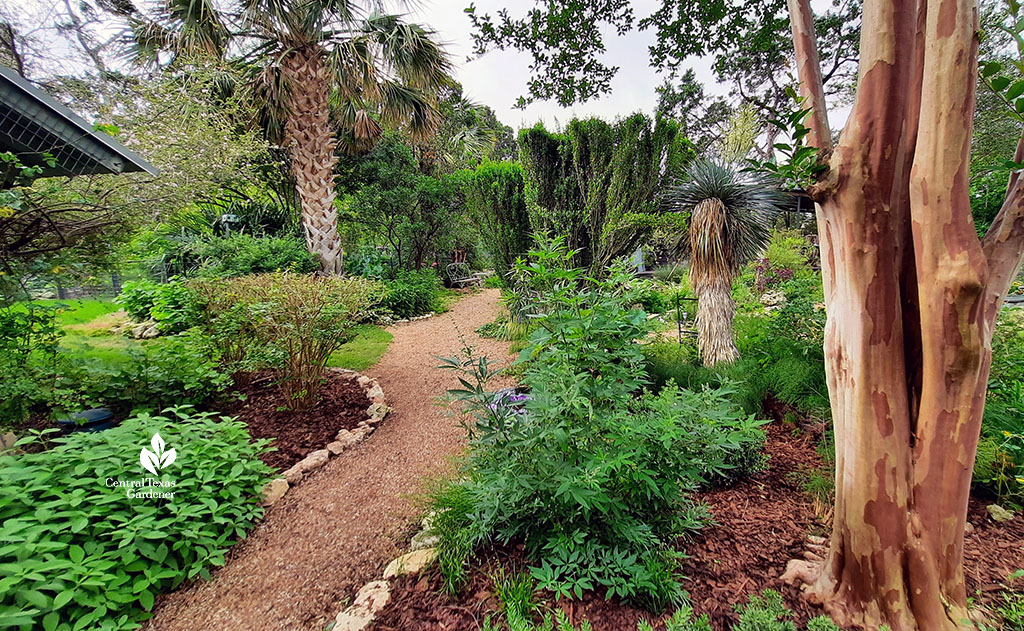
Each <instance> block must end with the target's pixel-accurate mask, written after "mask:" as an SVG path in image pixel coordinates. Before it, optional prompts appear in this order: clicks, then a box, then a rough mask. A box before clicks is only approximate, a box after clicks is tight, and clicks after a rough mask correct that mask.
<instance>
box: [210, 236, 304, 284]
mask: <svg viewBox="0 0 1024 631" xmlns="http://www.w3.org/2000/svg"><path fill="white" fill-rule="evenodd" d="M192 255H193V256H195V257H196V258H197V259H198V260H199V261H200V266H199V268H198V269H197V270H195V272H194V274H195V275H196V276H201V277H204V278H221V277H235V276H247V275H249V274H265V273H269V272H296V273H300V274H305V273H309V272H315V271H316V270H317V268H318V267H319V264H318V262H317V258H316V256H315V255H313V254H311V253H310V252H309V250H308V249H307V248H306V243H305V242H304V241H303V239H302V237H297V236H290V235H285V236H260V237H256V236H252V235H249V234H233V235H230V236H227V237H219V238H209V239H205V240H203V241H199V242H198V243H196V244H195V246H193V248H192Z"/></svg>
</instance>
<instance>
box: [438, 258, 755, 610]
mask: <svg viewBox="0 0 1024 631" xmlns="http://www.w3.org/2000/svg"><path fill="white" fill-rule="evenodd" d="M541 244H542V245H541V246H540V247H539V248H538V250H537V251H535V252H533V253H531V256H530V259H529V261H524V262H521V263H519V264H518V265H517V270H516V274H517V275H519V276H521V280H522V284H524V285H525V286H528V287H530V288H532V291H533V292H535V293H533V294H531V295H532V298H531V305H530V306H529V308H528V312H529V313H530V314H532V315H533V319H534V320H535V322H536V327H537V328H536V329H535V330H534V331H533V333H532V335H531V337H530V342H529V346H527V348H525V349H524V350H523V351H522V353H521V354H520V359H519V362H520V365H522V366H523V382H524V384H525V385H526V387H528V388H529V395H528V399H526V400H525V401H524V402H522V404H521V405H517V406H512V405H507V404H506V403H505V402H504V400H501V401H498V400H495V398H494V395H493V394H492V393H490V392H488V390H487V388H486V385H487V382H488V381H489V380H490V379H491V377H493V374H494V369H493V366H492V364H491V363H490V362H489V361H488V360H487V359H486V358H482V357H476V356H475V355H474V354H473V352H472V350H471V349H468V348H467V349H466V350H465V351H464V353H463V355H462V356H460V357H451V358H447V359H445V360H444V364H443V366H444V367H445V368H448V369H450V370H453V371H455V372H456V373H457V374H458V375H459V379H460V383H461V385H462V387H461V388H459V389H456V390H452V391H450V394H451V395H452V396H453V397H454V398H455V399H457V400H458V401H460V402H461V403H462V404H463V405H464V406H465V408H466V409H467V410H468V411H469V412H470V413H471V414H472V416H473V419H474V420H473V422H472V423H471V424H470V425H468V426H467V429H468V431H469V437H470V445H471V448H470V452H469V456H468V460H467V462H466V464H465V466H464V467H463V469H462V476H463V477H462V478H460V479H459V480H457V481H455V482H453V483H452V484H451V485H450V486H449V487H448V488H447V489H445V490H443V491H442V492H441V493H439V494H438V497H437V501H436V502H435V510H436V511H437V513H438V515H439V526H440V527H439V531H440V539H441V543H440V550H441V568H442V571H443V572H444V573H445V576H446V580H447V582H448V586H449V588H450V589H457V588H458V587H459V585H460V583H461V579H463V578H464V576H465V574H464V570H462V568H463V566H464V564H465V562H466V560H467V558H468V556H469V555H470V554H471V553H472V551H473V550H474V549H476V548H477V547H479V546H480V545H483V544H484V543H486V542H488V541H491V540H497V541H511V540H517V541H523V542H524V543H525V545H526V549H527V552H528V554H529V556H530V559H531V561H532V562H533V565H532V566H531V567H530V573H531V575H532V576H533V577H534V579H536V580H537V583H538V586H539V587H540V588H541V589H546V590H549V591H551V592H553V593H555V594H556V595H558V596H576V597H579V596H580V595H581V594H582V593H583V591H584V590H593V589H597V588H598V587H604V588H606V593H607V595H608V597H612V596H619V597H622V598H625V599H629V600H633V601H636V602H641V603H645V604H647V605H649V606H651V607H652V608H661V607H664V606H665V605H666V604H667V603H672V602H679V601H680V599H681V598H682V589H681V585H680V582H679V577H678V575H677V572H678V564H677V558H678V556H679V553H678V552H677V551H676V550H675V547H674V545H673V542H674V540H675V538H676V537H678V536H679V535H681V534H683V533H686V532H689V531H692V530H694V529H696V528H699V527H700V525H701V524H703V523H704V522H705V520H706V519H707V513H706V511H705V510H704V509H703V508H702V507H700V506H698V505H695V504H694V503H692V502H691V501H690V500H689V499H688V498H687V492H688V491H689V490H691V489H692V488H694V487H695V486H696V485H698V484H700V483H702V482H712V481H713V480H714V479H716V478H720V477H722V476H727V475H730V473H731V472H732V471H733V470H734V469H736V464H734V463H735V462H736V460H744V459H745V458H747V457H748V456H749V454H750V453H751V452H756V451H758V449H759V447H760V445H761V444H762V443H763V439H764V435H763V433H762V432H761V431H760V430H759V428H758V425H759V424H760V423H759V422H758V421H755V420H754V419H753V418H751V417H748V416H746V415H744V414H742V413H741V412H740V411H739V410H737V409H736V408H735V406H733V405H732V404H731V403H730V402H729V400H728V398H727V394H726V393H723V392H715V391H710V390H709V391H703V392H689V391H682V390H679V389H678V388H675V387H670V388H666V389H664V390H662V392H661V393H659V394H658V395H647V396H640V397H637V394H638V393H639V392H640V391H641V389H642V387H643V386H644V385H645V384H646V382H647V378H646V374H645V372H644V370H643V354H642V352H641V350H640V347H639V345H638V344H637V343H636V342H637V340H639V339H642V338H643V337H644V336H645V335H646V333H647V331H648V321H647V317H646V314H645V313H644V312H643V311H641V310H638V309H633V308H632V305H634V304H636V302H637V298H638V296H637V293H636V291H635V290H634V289H633V288H632V287H633V284H632V283H631V279H632V275H631V274H630V272H629V271H628V269H627V268H626V266H625V265H624V264H616V265H614V266H613V267H612V269H611V270H609V275H608V277H607V278H606V279H603V280H595V279H588V278H585V277H584V275H583V273H582V271H581V270H578V269H566V268H565V267H564V266H563V265H562V264H561V262H564V261H565V260H567V257H569V256H571V254H570V253H569V252H568V251H567V250H566V249H565V248H564V246H563V245H562V244H561V240H559V239H555V240H551V241H546V240H543V239H542V240H541ZM547 261H552V262H553V264H552V265H548V264H547Z"/></svg>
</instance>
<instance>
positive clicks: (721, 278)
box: [662, 160, 788, 366]
mask: <svg viewBox="0 0 1024 631" xmlns="http://www.w3.org/2000/svg"><path fill="white" fill-rule="evenodd" d="M787 201H788V195H786V194H785V193H783V192H781V191H779V190H778V189H777V188H776V187H775V185H774V183H772V182H771V181H769V180H767V179H766V178H764V177H761V176H757V175H753V174H749V173H744V172H741V171H739V170H737V169H736V168H735V167H732V166H729V165H723V164H719V163H717V162H714V161H711V160H703V161H699V162H696V163H694V164H693V165H692V166H690V168H689V169H688V170H687V172H686V175H685V178H684V180H683V182H681V183H680V184H677V185H674V186H672V187H670V188H669V189H668V190H666V191H665V192H664V193H663V194H662V208H663V209H664V210H667V211H671V212H682V213H689V215H690V220H689V222H688V224H689V229H688V230H687V231H686V233H684V234H681V235H679V238H678V240H677V247H678V249H679V250H680V252H681V253H682V254H683V255H684V256H687V257H688V258H689V259H690V282H691V283H692V285H693V291H694V293H696V294H697V346H698V348H699V349H700V353H701V358H702V361H703V362H704V364H705V365H708V366H711V365H714V364H717V363H720V362H731V361H735V360H736V359H737V358H738V357H739V351H738V350H737V349H736V343H735V341H734V340H733V329H732V321H733V316H734V315H735V313H736V304H735V303H734V302H733V300H732V281H733V278H735V277H736V275H737V274H738V273H739V271H740V268H741V267H742V266H743V264H744V263H746V262H747V261H749V260H750V259H752V258H754V257H755V256H757V255H758V254H759V253H760V252H761V251H763V250H764V248H765V246H767V244H768V239H769V226H771V224H772V221H773V220H774V217H775V215H776V214H777V213H778V212H779V211H780V210H783V209H784V208H785V206H786V203H787Z"/></svg>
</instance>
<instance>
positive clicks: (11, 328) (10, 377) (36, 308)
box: [0, 304, 63, 425]
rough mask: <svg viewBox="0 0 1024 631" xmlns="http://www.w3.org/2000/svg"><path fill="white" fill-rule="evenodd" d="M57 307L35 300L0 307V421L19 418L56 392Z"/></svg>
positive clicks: (59, 332) (58, 339)
mask: <svg viewBox="0 0 1024 631" xmlns="http://www.w3.org/2000/svg"><path fill="white" fill-rule="evenodd" d="M57 314H58V309H57V308H56V307H54V306H40V305H35V304H27V305H11V306H6V307H2V308H0V425H7V424H11V423H16V422H20V421H22V420H24V419H25V417H26V416H28V414H29V412H31V411H32V410H33V409H36V408H39V407H40V406H43V405H45V404H47V403H48V402H49V401H50V399H51V397H52V396H53V388H54V385H55V379H56V375H57V366H58V356H57V348H58V345H59V343H60V338H61V336H62V335H63V332H62V331H61V329H60V328H59V327H58V326H57Z"/></svg>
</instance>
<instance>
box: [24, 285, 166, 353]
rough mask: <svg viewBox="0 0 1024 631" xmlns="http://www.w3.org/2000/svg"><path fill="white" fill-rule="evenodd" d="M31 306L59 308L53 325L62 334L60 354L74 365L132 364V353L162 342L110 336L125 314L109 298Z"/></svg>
mask: <svg viewBox="0 0 1024 631" xmlns="http://www.w3.org/2000/svg"><path fill="white" fill-rule="evenodd" d="M32 304H34V305H40V306H57V307H58V309H59V310H58V312H57V319H56V323H57V326H59V327H61V329H63V331H64V335H63V336H62V337H61V338H60V353H61V354H63V355H65V356H67V357H71V358H74V360H75V361H77V362H81V363H98V364H104V365H108V366H114V365H124V364H127V363H129V362H130V361H131V359H132V354H133V352H135V351H139V352H141V351H142V349H143V347H144V346H146V345H151V344H159V343H162V342H161V341H160V340H159V339H158V340H134V339H131V338H129V337H125V336H123V335H114V334H112V333H110V328H111V327H112V326H114V325H115V324H118V323H119V322H121V321H122V320H124V314H123V313H118V312H119V311H120V309H121V306H120V305H118V304H117V303H115V302H114V301H113V300H111V299H84V300H77V299H76V300H54V299H51V300H33V301H32ZM21 306H24V303H22V305H21Z"/></svg>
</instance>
